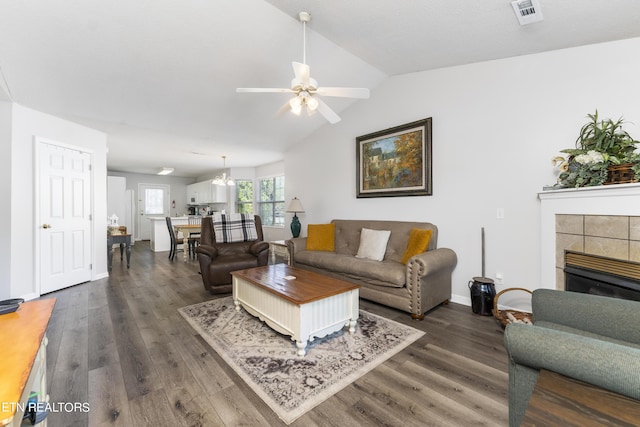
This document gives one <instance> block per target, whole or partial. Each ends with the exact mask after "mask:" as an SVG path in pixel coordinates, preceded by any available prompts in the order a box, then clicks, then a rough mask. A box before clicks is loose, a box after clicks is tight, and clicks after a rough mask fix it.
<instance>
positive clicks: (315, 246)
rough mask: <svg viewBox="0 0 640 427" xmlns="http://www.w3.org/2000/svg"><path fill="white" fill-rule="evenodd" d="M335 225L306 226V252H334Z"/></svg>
mask: <svg viewBox="0 0 640 427" xmlns="http://www.w3.org/2000/svg"><path fill="white" fill-rule="evenodd" d="M335 229H336V226H335V224H309V225H307V247H306V249H307V250H308V251H329V252H333V251H334V250H335V235H336V233H335Z"/></svg>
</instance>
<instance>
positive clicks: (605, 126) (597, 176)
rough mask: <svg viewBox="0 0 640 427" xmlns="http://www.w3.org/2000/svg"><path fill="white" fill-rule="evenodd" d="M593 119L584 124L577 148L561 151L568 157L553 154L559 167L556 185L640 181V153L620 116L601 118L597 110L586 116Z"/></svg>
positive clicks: (553, 160) (564, 186)
mask: <svg viewBox="0 0 640 427" xmlns="http://www.w3.org/2000/svg"><path fill="white" fill-rule="evenodd" d="M587 117H589V119H590V121H589V122H588V123H587V124H585V125H584V126H582V129H580V135H579V136H578V139H577V140H576V148H567V149H565V150H561V152H562V153H566V154H567V155H568V156H567V157H566V158H564V157H560V156H558V157H554V158H553V159H552V163H553V165H554V166H558V167H559V168H560V175H558V183H557V184H556V185H555V187H556V188H567V187H590V186H596V185H605V184H623V183H628V182H638V181H640V153H639V152H638V151H637V148H638V147H636V144H638V143H639V142H640V141H636V140H634V139H633V138H632V137H631V136H630V135H629V133H627V132H626V131H625V130H623V129H622V125H623V124H624V123H625V121H624V120H623V119H622V118H619V119H618V120H617V121H613V120H611V119H606V120H600V119H599V118H598V110H596V112H595V114H589V115H587Z"/></svg>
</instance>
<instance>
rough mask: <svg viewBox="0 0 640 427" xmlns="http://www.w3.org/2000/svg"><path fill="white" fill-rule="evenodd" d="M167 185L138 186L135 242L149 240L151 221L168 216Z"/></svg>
mask: <svg viewBox="0 0 640 427" xmlns="http://www.w3.org/2000/svg"><path fill="white" fill-rule="evenodd" d="M169 188H170V187H169V185H165V184H138V221H137V223H138V227H137V231H138V235H137V237H136V240H150V239H151V221H150V220H151V219H153V218H164V217H167V216H169Z"/></svg>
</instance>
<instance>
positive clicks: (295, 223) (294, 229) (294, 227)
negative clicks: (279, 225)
mask: <svg viewBox="0 0 640 427" xmlns="http://www.w3.org/2000/svg"><path fill="white" fill-rule="evenodd" d="M287 212H293V218H292V219H291V234H293V237H298V236H300V221H299V220H298V215H296V214H297V213H298V212H302V213H304V208H303V207H302V203H301V202H300V199H298V198H297V197H294V198H293V200H291V203H289V207H288V208H287Z"/></svg>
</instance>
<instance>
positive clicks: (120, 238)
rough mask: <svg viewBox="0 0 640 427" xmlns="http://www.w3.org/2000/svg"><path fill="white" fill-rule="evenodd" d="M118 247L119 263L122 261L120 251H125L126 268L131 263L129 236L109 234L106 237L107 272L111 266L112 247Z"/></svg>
mask: <svg viewBox="0 0 640 427" xmlns="http://www.w3.org/2000/svg"><path fill="white" fill-rule="evenodd" d="M116 243H117V244H119V245H120V261H122V249H123V247H126V249H127V268H129V263H130V261H131V234H110V235H108V236H107V260H108V262H109V271H111V266H112V265H113V245H114V244H116Z"/></svg>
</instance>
